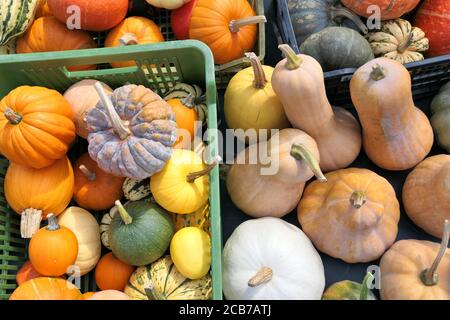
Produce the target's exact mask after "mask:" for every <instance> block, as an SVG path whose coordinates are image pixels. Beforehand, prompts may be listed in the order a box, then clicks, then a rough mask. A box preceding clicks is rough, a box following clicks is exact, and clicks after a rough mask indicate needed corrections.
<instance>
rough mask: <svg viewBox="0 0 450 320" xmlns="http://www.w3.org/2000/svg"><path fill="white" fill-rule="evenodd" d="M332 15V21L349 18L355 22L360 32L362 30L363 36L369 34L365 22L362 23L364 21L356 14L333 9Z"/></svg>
mask: <svg viewBox="0 0 450 320" xmlns="http://www.w3.org/2000/svg"><path fill="white" fill-rule="evenodd" d="M330 13H331V19H332V20H336V19H337V18H347V19H350V20H351V21H353V23H354V24H355V25H356V26H357V27H358V29H359V30H361V32H362V33H363V34H367V33H368V32H369V29H368V28H367V26H366V25H365V24H364V22H362V20H361V19H360V18H359V17H358V16H357V15H356V14H354V13H353V12H351V11H350V10H348V9H346V8H343V7H331V9H330Z"/></svg>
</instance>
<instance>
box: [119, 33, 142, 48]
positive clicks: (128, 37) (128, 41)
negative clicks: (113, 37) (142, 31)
mask: <svg viewBox="0 0 450 320" xmlns="http://www.w3.org/2000/svg"><path fill="white" fill-rule="evenodd" d="M119 43H120V46H122V47H124V46H131V45H136V44H138V39H137V37H136V35H135V34H134V33H125V34H124V35H123V36H122V37H121V38H120V39H119Z"/></svg>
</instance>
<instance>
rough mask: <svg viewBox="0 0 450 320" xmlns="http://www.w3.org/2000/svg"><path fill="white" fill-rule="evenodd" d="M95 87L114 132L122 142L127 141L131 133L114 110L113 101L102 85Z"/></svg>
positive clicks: (96, 84)
mask: <svg viewBox="0 0 450 320" xmlns="http://www.w3.org/2000/svg"><path fill="white" fill-rule="evenodd" d="M94 87H95V90H97V93H98V95H99V97H100V100H101V101H102V103H103V105H104V106H105V108H106V112H107V114H108V118H109V120H110V121H111V124H112V127H113V129H114V132H115V133H116V134H117V135H118V136H119V138H120V139H121V140H125V139H126V138H128V136H129V135H130V131H129V130H128V129H127V128H126V127H125V126H124V125H123V123H122V120H121V119H120V117H119V115H118V114H117V112H116V110H115V109H114V106H113V104H112V102H111V99H110V98H109V97H108V96H107V94H106V92H105V90H104V89H103V86H102V85H101V83H100V82H97V83H95V85H94Z"/></svg>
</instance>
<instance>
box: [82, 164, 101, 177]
mask: <svg viewBox="0 0 450 320" xmlns="http://www.w3.org/2000/svg"><path fill="white" fill-rule="evenodd" d="M78 169H80V171H81V172H82V173H83V174H84V175H85V176H86V179H88V180H89V181H94V180H95V179H97V175H96V174H95V172H92V171H91V170H89V169H88V168H87V167H86V166H85V165H84V164H82V165H81V166H79V167H78Z"/></svg>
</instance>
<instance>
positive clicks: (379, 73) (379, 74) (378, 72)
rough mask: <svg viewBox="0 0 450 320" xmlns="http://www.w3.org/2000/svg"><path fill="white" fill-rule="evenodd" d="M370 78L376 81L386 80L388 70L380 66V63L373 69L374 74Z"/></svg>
mask: <svg viewBox="0 0 450 320" xmlns="http://www.w3.org/2000/svg"><path fill="white" fill-rule="evenodd" d="M370 78H372V80H375V81H380V80H382V79H384V78H386V70H385V69H384V68H383V67H382V66H380V65H379V64H378V63H377V64H376V65H374V66H373V67H372V72H371V73H370Z"/></svg>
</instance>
